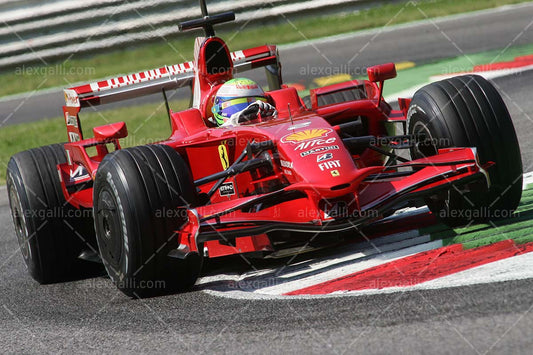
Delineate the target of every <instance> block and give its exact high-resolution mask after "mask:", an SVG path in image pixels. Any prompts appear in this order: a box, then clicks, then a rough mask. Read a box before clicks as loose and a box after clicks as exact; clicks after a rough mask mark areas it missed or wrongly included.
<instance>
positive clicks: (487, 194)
mask: <svg viewBox="0 0 533 355" xmlns="http://www.w3.org/2000/svg"><path fill="white" fill-rule="evenodd" d="M407 126H408V130H409V133H411V134H415V135H423V136H425V137H426V140H425V144H420V145H417V146H416V147H414V148H413V149H412V150H411V155H412V157H413V158H415V159H416V158H421V157H425V156H430V155H434V154H436V153H437V149H439V148H447V147H476V148H477V153H478V155H479V160H480V162H481V164H486V163H488V162H493V163H494V165H493V166H491V167H489V168H488V170H487V171H488V175H489V180H490V187H489V188H488V190H486V191H483V190H481V189H480V190H477V189H475V188H473V189H472V191H463V190H462V187H460V186H454V187H452V188H451V189H450V190H449V191H448V192H447V193H446V194H444V195H438V196H434V197H432V198H430V199H428V200H427V203H428V206H429V208H430V210H431V211H432V212H433V213H434V214H435V215H436V216H437V217H439V218H440V219H441V220H442V221H443V222H445V223H447V224H449V225H465V224H468V223H471V222H472V221H487V220H496V219H501V218H506V217H510V216H511V215H512V213H513V211H514V210H515V209H516V208H517V206H518V204H519V202H520V198H521V195H522V159H521V155H520V148H519V146H518V139H517V137H516V133H515V129H514V126H513V122H512V120H511V116H510V115H509V112H508V110H507V107H506V106H505V103H504V101H503V100H502V98H501V96H500V94H499V93H498V92H497V91H496V89H495V88H494V86H493V85H492V84H491V83H490V82H488V81H487V80H485V79H484V78H482V77H481V76H477V75H465V76H458V77H454V78H451V79H447V80H443V81H439V82H435V83H432V84H429V85H427V86H425V87H423V88H421V89H420V90H418V91H417V92H416V93H415V95H414V96H413V99H412V101H411V105H410V107H409V111H408V113H407Z"/></svg>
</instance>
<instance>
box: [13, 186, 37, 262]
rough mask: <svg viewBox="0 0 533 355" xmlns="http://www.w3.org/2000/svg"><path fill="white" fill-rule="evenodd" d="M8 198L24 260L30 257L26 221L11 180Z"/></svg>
mask: <svg viewBox="0 0 533 355" xmlns="http://www.w3.org/2000/svg"><path fill="white" fill-rule="evenodd" d="M9 200H10V201H11V217H12V218H13V224H14V225H15V234H16V235H17V241H18V243H19V248H20V252H21V254H22V257H23V258H24V260H26V261H28V260H30V259H31V256H32V255H31V248H30V238H29V233H28V225H27V223H26V216H25V214H24V212H23V211H24V209H23V208H22V203H21V202H20V197H19V195H18V193H17V190H16V188H15V186H14V184H13V182H11V183H10V184H9Z"/></svg>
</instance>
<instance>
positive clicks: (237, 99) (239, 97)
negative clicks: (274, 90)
mask: <svg viewBox="0 0 533 355" xmlns="http://www.w3.org/2000/svg"><path fill="white" fill-rule="evenodd" d="M257 100H261V101H264V102H266V101H267V98H266V97H265V92H264V91H263V89H261V87H260V86H259V85H258V84H257V83H256V82H255V81H253V80H250V79H246V78H235V79H231V80H228V81H226V82H225V83H224V84H222V85H221V86H220V88H219V89H218V91H217V94H216V96H215V99H214V102H213V107H212V108H211V111H212V112H213V118H214V119H215V123H216V124H217V125H218V126H221V125H222V124H223V123H224V122H226V121H227V120H228V119H229V118H230V117H231V115H233V114H234V113H237V112H240V111H242V110H244V109H245V108H246V107H248V105H249V104H251V103H252V102H255V101H257Z"/></svg>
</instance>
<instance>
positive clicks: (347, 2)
mask: <svg viewBox="0 0 533 355" xmlns="http://www.w3.org/2000/svg"><path fill="white" fill-rule="evenodd" d="M371 1H372V0H310V1H302V0H269V1H266V0H234V1H228V0H218V1H212V2H211V3H210V4H209V11H210V13H213V14H214V13H217V12H224V11H229V10H234V11H235V12H236V24H235V25H234V26H242V23H244V22H254V21H259V20H265V19H269V18H274V17H279V16H286V15H293V14H302V13H309V12H316V13H322V12H323V11H324V10H326V9H341V10H342V9H345V8H347V7H349V6H354V5H357V4H361V3H365V2H371ZM374 1H375V0H374ZM19 2H20V3H22V4H23V5H24V7H23V8H20V9H15V10H12V11H6V12H4V13H3V14H2V21H1V22H3V24H4V26H0V53H1V55H0V70H1V69H4V70H5V69H9V68H13V67H17V66H20V65H22V64H31V63H43V61H48V60H54V59H60V58H67V57H68V56H70V55H71V54H72V53H77V54H78V53H94V52H98V51H105V50H106V49H110V48H113V49H115V48H117V47H118V48H120V47H124V46H128V45H131V44H134V43H139V42H150V41H155V40H161V38H162V37H164V38H167V37H172V36H175V35H177V34H178V33H179V30H178V26H177V24H178V23H179V22H181V21H185V20H188V19H192V18H196V17H199V16H201V13H200V9H199V7H198V6H197V1H196V0H130V1H127V2H124V1H123V0H91V1H90V2H87V1H85V0H76V1H72V0H68V1H65V0H61V1H55V2H50V3H46V4H45V5H40V6H36V5H33V6H32V3H33V2H32V1H30V0H19ZM3 3H7V4H8V5H11V6H13V5H12V3H13V1H11V2H10V1H9V0H3ZM3 3H2V0H0V9H1V7H2V6H7V5H3Z"/></svg>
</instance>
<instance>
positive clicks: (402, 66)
mask: <svg viewBox="0 0 533 355" xmlns="http://www.w3.org/2000/svg"><path fill="white" fill-rule="evenodd" d="M415 65H416V64H415V63H414V62H400V63H396V70H397V71H400V70H405V69H409V68H413V67H414V66H415Z"/></svg>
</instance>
